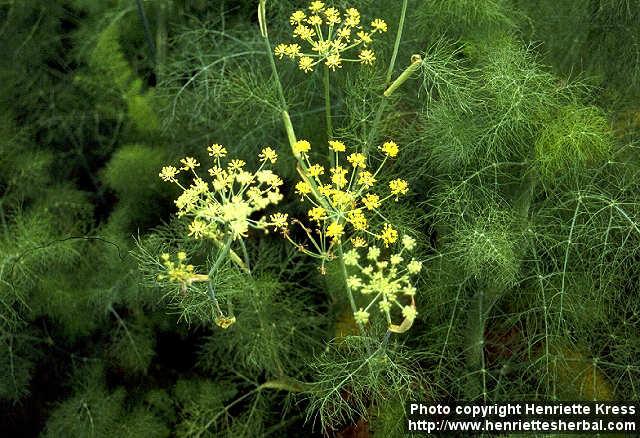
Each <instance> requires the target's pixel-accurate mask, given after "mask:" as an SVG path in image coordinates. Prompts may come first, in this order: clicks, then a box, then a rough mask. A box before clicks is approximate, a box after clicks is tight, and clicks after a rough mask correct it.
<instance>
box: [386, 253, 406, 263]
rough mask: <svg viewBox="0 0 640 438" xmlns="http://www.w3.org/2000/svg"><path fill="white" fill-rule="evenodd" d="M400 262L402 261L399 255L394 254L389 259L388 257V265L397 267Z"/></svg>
mask: <svg viewBox="0 0 640 438" xmlns="http://www.w3.org/2000/svg"><path fill="white" fill-rule="evenodd" d="M402 260H404V259H403V258H402V256H401V255H400V254H394V255H392V256H391V257H389V263H391V264H392V265H393V266H395V265H399V264H400V263H402Z"/></svg>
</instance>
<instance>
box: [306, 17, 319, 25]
mask: <svg viewBox="0 0 640 438" xmlns="http://www.w3.org/2000/svg"><path fill="white" fill-rule="evenodd" d="M307 23H309V24H310V25H312V26H320V25H322V17H320V16H319V15H312V16H310V17H309V18H308V19H307Z"/></svg>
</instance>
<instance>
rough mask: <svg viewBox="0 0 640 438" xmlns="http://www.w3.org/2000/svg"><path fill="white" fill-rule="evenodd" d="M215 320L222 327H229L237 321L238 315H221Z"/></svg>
mask: <svg viewBox="0 0 640 438" xmlns="http://www.w3.org/2000/svg"><path fill="white" fill-rule="evenodd" d="M213 321H214V322H215V323H216V325H217V326H218V327H220V328H221V329H228V328H229V327H231V326H232V325H233V324H235V323H236V317H235V316H222V315H221V316H218V317H216V319H214V320H213Z"/></svg>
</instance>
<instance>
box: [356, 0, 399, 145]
mask: <svg viewBox="0 0 640 438" xmlns="http://www.w3.org/2000/svg"><path fill="white" fill-rule="evenodd" d="M408 3H409V0H403V1H402V10H401V12H400V20H399V22H398V29H397V30H396V40H395V43H394V45H393V53H392V54H391V60H390V61H389V68H388V69H387V76H386V78H385V79H386V81H385V88H386V87H387V85H389V82H391V76H392V75H393V69H394V68H395V65H396V58H397V57H398V51H399V50H400V40H401V39H402V30H403V29H404V19H405V16H406V14H407V4H408ZM380 99H381V100H380V104H379V105H378V110H377V111H376V117H375V119H374V122H373V125H372V127H371V130H370V131H369V138H368V139H367V142H366V143H365V145H364V150H363V152H364V154H365V155H368V152H369V150H370V149H371V144H372V143H373V140H374V139H375V135H376V131H377V129H378V126H379V125H380V120H382V113H384V110H385V108H386V106H387V99H386V96H384V95H383V96H382V97H381V98H380Z"/></svg>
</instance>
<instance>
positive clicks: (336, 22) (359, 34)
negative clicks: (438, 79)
mask: <svg viewBox="0 0 640 438" xmlns="http://www.w3.org/2000/svg"><path fill="white" fill-rule="evenodd" d="M308 9H309V11H308V13H307V12H305V11H301V10H299V11H295V12H294V13H293V14H291V17H290V18H289V23H290V24H291V26H292V27H293V36H294V37H295V38H297V39H298V40H300V42H301V43H302V42H304V43H307V44H308V45H309V46H310V51H304V52H303V49H302V47H300V45H299V44H297V43H292V44H278V45H277V46H276V47H275V50H274V53H275V55H276V56H277V57H278V58H279V59H282V58H284V57H288V58H290V59H298V67H299V68H300V70H303V71H304V72H305V73H308V72H310V71H313V69H314V67H315V66H316V65H318V64H320V63H322V62H324V64H325V65H326V66H327V67H328V68H330V69H331V70H333V71H335V70H336V69H337V68H342V62H343V61H347V62H359V63H361V64H366V65H372V64H373V63H374V62H375V60H376V55H375V52H374V51H373V50H372V49H371V48H370V44H371V43H372V42H373V35H375V34H376V33H383V32H386V31H387V24H386V23H385V22H384V21H383V20H381V19H379V18H377V19H375V20H373V21H372V22H371V25H370V27H369V28H368V29H365V27H364V26H362V24H361V17H360V12H359V11H358V10H357V9H356V8H348V9H347V10H346V11H344V12H342V13H341V12H340V11H339V10H338V9H337V8H334V7H326V6H325V4H324V3H323V2H321V1H312V2H311V4H310V5H309V8H308ZM352 49H357V50H358V55H357V59H355V58H354V59H350V58H345V56H344V55H345V52H347V51H350V50H352Z"/></svg>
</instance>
